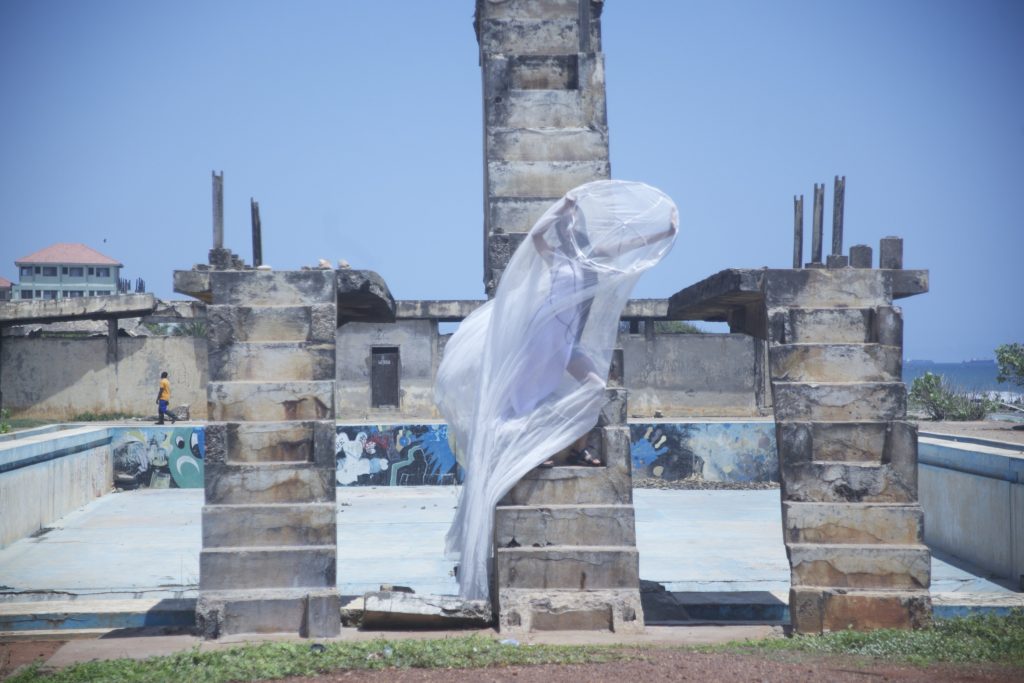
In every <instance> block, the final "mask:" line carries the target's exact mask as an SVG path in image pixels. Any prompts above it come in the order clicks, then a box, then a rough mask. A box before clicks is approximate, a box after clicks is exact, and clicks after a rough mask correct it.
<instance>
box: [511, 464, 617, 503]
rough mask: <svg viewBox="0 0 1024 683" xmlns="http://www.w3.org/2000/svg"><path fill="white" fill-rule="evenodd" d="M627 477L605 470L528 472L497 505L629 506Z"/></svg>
mask: <svg viewBox="0 0 1024 683" xmlns="http://www.w3.org/2000/svg"><path fill="white" fill-rule="evenodd" d="M632 495H633V488H632V481H631V479H630V478H629V476H628V474H627V475H623V474H622V472H621V471H619V470H616V469H613V468H608V467H553V468H550V469H537V470H533V471H532V472H529V473H528V474H527V475H526V476H525V477H523V478H522V479H521V480H520V481H519V483H517V484H516V485H515V486H513V487H512V490H511V491H509V492H508V493H507V494H506V495H505V497H504V498H502V500H501V502H500V503H499V504H500V505H563V504H572V503H579V504H584V505H587V504H589V505H609V504H620V503H629V502H632V500H633V498H632Z"/></svg>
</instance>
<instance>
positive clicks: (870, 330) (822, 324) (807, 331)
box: [768, 305, 903, 346]
mask: <svg viewBox="0 0 1024 683" xmlns="http://www.w3.org/2000/svg"><path fill="white" fill-rule="evenodd" d="M768 315H769V325H770V327H771V329H772V338H773V339H775V340H776V341H779V342H781V343H785V344H806V343H819V344H865V343H877V344H885V345H887V346H902V345H903V319H902V316H901V314H900V312H899V309H896V308H893V307H892V306H887V305H880V306H876V307H873V308H858V307H849V308H778V309H772V310H770V311H769V312H768Z"/></svg>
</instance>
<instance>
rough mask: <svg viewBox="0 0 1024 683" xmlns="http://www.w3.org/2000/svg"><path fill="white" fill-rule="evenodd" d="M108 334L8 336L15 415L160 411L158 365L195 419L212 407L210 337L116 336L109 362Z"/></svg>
mask: <svg viewBox="0 0 1024 683" xmlns="http://www.w3.org/2000/svg"><path fill="white" fill-rule="evenodd" d="M107 354H108V349H107V341H106V340H105V339H103V338H98V337H90V338H86V339H54V338H46V337H42V338H36V337H4V339H3V344H2V345H0V364H2V366H3V370H2V373H0V374H2V376H3V394H4V407H5V408H7V409H9V410H10V411H11V414H12V416H15V417H33V418H37V419H49V420H70V419H72V418H73V417H74V416H75V415H80V414H82V413H86V412H92V413H95V414H100V413H110V412H121V413H125V414H128V415H143V416H150V415H152V416H153V417H154V418H155V416H156V388H157V383H158V382H159V380H160V372H161V371H162V370H168V371H169V372H170V379H171V402H172V404H174V405H181V404H187V405H188V406H189V413H190V415H191V417H192V418H193V419H200V420H201V419H204V418H206V417H207V413H206V382H207V376H206V343H205V341H204V340H202V339H197V338H194V337H118V339H117V355H116V358H115V359H114V361H113V362H108V355H107Z"/></svg>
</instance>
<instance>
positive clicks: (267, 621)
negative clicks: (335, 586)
mask: <svg viewBox="0 0 1024 683" xmlns="http://www.w3.org/2000/svg"><path fill="white" fill-rule="evenodd" d="M340 611H341V599H340V598H339V597H338V594H337V593H336V592H335V591H334V590H331V589H325V590H319V591H317V590H310V589H308V588H303V589H300V590H290V589H255V590H247V591H244V592H239V591H215V590H211V591H206V592H204V593H203V594H202V595H200V597H199V600H198V603H197V605H196V627H197V630H198V631H199V633H200V634H201V635H202V636H203V638H206V639H211V640H212V639H217V638H223V637H224V636H231V635H241V634H246V635H249V634H268V633H287V634H292V635H299V636H301V637H303V638H330V637H333V636H336V635H337V634H338V632H337V630H336V629H334V628H332V627H331V626H330V623H331V621H332V619H333V616H334V615H335V614H340Z"/></svg>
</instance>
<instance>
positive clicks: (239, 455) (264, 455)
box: [206, 421, 335, 465]
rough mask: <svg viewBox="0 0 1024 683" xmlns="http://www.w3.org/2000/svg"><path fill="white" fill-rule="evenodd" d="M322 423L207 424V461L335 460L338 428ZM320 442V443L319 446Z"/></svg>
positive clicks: (295, 461)
mask: <svg viewBox="0 0 1024 683" xmlns="http://www.w3.org/2000/svg"><path fill="white" fill-rule="evenodd" d="M330 427H331V426H330V424H329V423H328V424H326V425H325V424H324V423H323V422H314V421H308V422H253V423H241V422H240V423H215V424H211V425H207V427H206V461H207V462H229V463H257V462H292V463H298V462H314V461H315V456H316V455H317V454H319V455H321V456H324V454H326V455H327V456H328V458H329V459H328V460H327V461H326V462H322V463H320V464H321V465H323V464H330V463H331V462H332V461H333V459H334V445H333V444H334V438H335V431H334V429H332V428H330ZM318 442H319V444H320V445H319V446H318V445H317V444H318Z"/></svg>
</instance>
